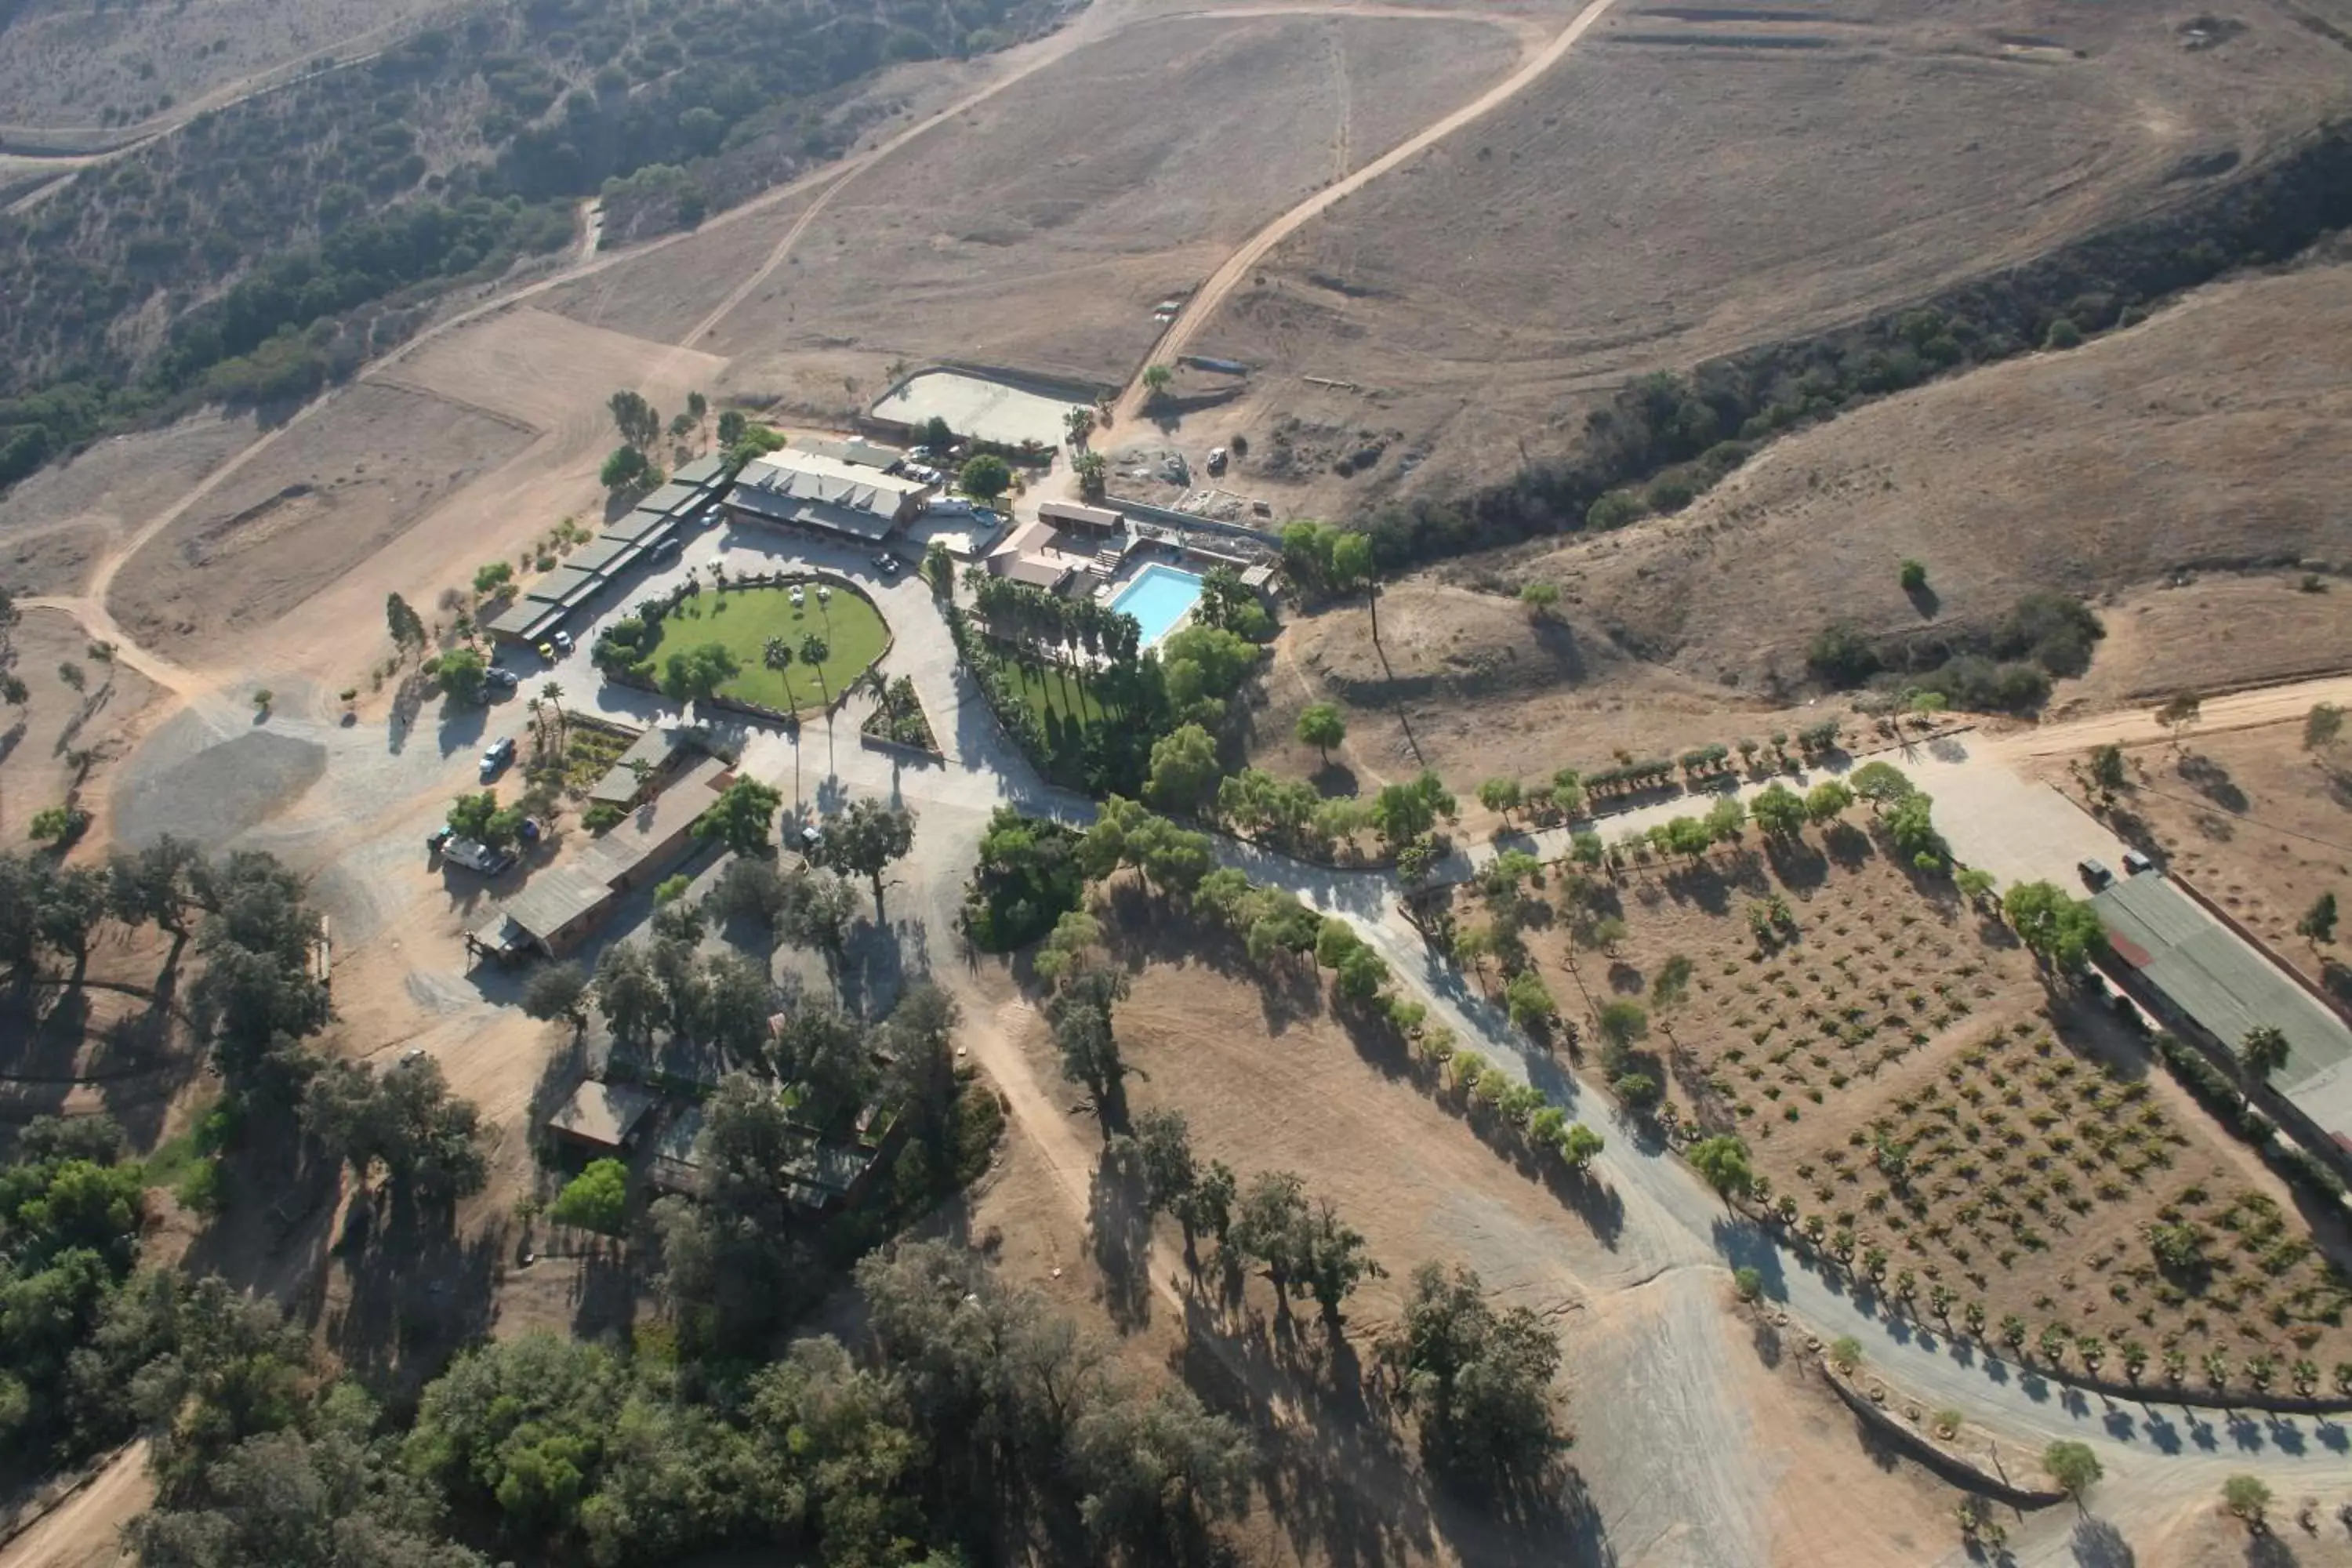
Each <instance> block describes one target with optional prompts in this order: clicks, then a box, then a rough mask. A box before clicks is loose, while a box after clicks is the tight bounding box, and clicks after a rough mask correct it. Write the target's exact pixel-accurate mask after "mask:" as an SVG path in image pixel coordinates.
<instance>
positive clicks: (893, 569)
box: [874, 554, 898, 577]
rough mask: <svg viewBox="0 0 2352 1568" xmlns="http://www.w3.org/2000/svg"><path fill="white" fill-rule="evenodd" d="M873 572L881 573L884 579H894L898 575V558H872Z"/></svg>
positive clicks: (879, 556) (883, 556)
mask: <svg viewBox="0 0 2352 1568" xmlns="http://www.w3.org/2000/svg"><path fill="white" fill-rule="evenodd" d="M874 570H876V571H877V572H879V573H881V574H882V575H884V576H885V577H896V576H897V575H898V557H897V556H895V555H887V554H885V555H877V556H876V557H875V558H874Z"/></svg>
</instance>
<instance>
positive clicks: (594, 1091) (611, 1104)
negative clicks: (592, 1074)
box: [547, 1078, 661, 1158]
mask: <svg viewBox="0 0 2352 1568" xmlns="http://www.w3.org/2000/svg"><path fill="white" fill-rule="evenodd" d="M660 1104H661V1096H659V1095H657V1094H656V1093H655V1092H654V1091H653V1090H651V1089H639V1088H638V1087H636V1086H635V1084H626V1083H601V1082H599V1081H598V1080H596V1079H593V1078H592V1079H582V1080H581V1083H580V1087H579V1088H577V1089H573V1090H572V1098H571V1099H569V1100H565V1101H564V1102H563V1104H562V1107H560V1108H559V1109H558V1110H556V1112H555V1114H554V1115H552V1116H551V1117H549V1118H548V1119H547V1131H548V1134H549V1136H551V1137H553V1138H558V1139H561V1140H562V1141H563V1142H567V1143H572V1144H575V1145H577V1146H578V1147H580V1148H583V1149H585V1150H587V1151H588V1152H591V1153H593V1154H594V1155H596V1156H598V1157H599V1158H603V1157H605V1156H609V1155H614V1154H619V1153H625V1152H627V1151H628V1150H629V1149H630V1148H631V1147H632V1146H633V1145H635V1142H636V1139H637V1134H638V1133H639V1132H641V1131H644V1130H645V1122H646V1117H648V1116H650V1115H652V1114H653V1112H654V1110H655V1109H656V1107H658V1106H659V1105H660Z"/></svg>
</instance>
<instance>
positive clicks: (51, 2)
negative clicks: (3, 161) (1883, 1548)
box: [0, 0, 434, 145]
mask: <svg viewBox="0 0 2352 1568" xmlns="http://www.w3.org/2000/svg"><path fill="white" fill-rule="evenodd" d="M433 9H434V5H433V4H432V0H390V3H389V4H384V5H360V4H357V3H355V0H290V3H289V0H208V3H207V4H205V5H179V6H136V5H129V6H126V5H100V4H95V3H93V0H32V3H30V4H28V5H23V6H21V7H19V8H17V11H16V15H15V16H14V17H13V18H11V20H10V21H9V23H8V26H7V35H6V47H5V48H0V134H5V135H6V137H7V140H8V142H9V143H10V144H11V145H18V144H21V143H23V142H27V141H30V142H35V143H39V142H42V141H43V140H44V138H43V134H42V133H43V132H58V131H60V130H62V131H65V132H73V131H77V130H95V129H98V128H100V127H101V124H102V122H104V121H105V117H106V114H107V111H108V110H114V111H116V116H117V118H118V119H121V120H127V121H147V120H149V119H151V118H161V119H166V120H176V119H179V118H181V117H182V116H184V114H185V113H187V112H190V111H192V110H194V109H196V108H197V107H199V106H200V105H201V104H204V103H206V102H215V101H218V100H221V99H223V98H226V97H228V96H230V95H233V94H235V93H236V92H238V91H240V90H243V89H244V88H245V87H246V85H247V84H256V85H257V84H258V83H259V82H260V81H264V80H269V79H275V78H274V77H273V76H272V73H275V72H279V71H282V70H283V69H285V68H288V67H289V66H290V65H292V64H294V62H297V61H301V60H305V59H308V58H314V57H318V56H321V55H333V56H337V57H339V58H345V59H349V58H354V57H355V56H356V55H358V54H360V53H362V52H364V51H365V50H367V49H369V48H372V47H375V46H376V45H377V44H378V43H380V42H381V41H382V37H383V36H384V35H388V34H390V33H392V32H394V31H397V30H404V29H405V28H407V27H409V26H418V25H422V21H423V18H424V17H425V16H427V15H428V14H429V13H430V12H431V11H432V10H433ZM67 140H68V141H70V142H73V143H74V144H76V145H79V144H80V139H79V138H73V137H71V136H70V135H68V138H67ZM106 140H108V141H111V140H113V138H112V137H108V138H106Z"/></svg>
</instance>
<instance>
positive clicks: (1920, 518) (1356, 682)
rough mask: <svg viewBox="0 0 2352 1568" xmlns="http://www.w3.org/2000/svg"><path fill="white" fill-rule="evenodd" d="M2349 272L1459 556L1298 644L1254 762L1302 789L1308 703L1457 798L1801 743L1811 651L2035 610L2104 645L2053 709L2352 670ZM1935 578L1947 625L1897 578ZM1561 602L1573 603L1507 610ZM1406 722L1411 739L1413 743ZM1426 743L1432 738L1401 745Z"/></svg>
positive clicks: (1780, 448) (1313, 619)
mask: <svg viewBox="0 0 2352 1568" xmlns="http://www.w3.org/2000/svg"><path fill="white" fill-rule="evenodd" d="M2347 309H2352V265H2347V264H2344V263H2340V262H2326V263H2322V264H2315V265H2312V266H2309V267H2305V268H2297V269H2294V270H2292V271H2288V272H2285V273H2283V274H2281V275H2278V276H2274V277H2263V278H2252V279H2242V280H2239V281H2233V282H2230V283H2225V284H2222V285H2219V286H2217V287H2214V288H2211V289H2205V290H2202V291H2200V292H2199V293H2197V294H2195V295H2193V296H2190V297H2189V298H2188V299H2186V300H2182V301H2180V302H2179V304H2178V305H2176V306H2174V307H2173V308H2171V309H2169V310H2165V311H2164V312H2162V313H2160V314H2158V316H2156V317H2155V318H2153V319H2152V320H2150V321H2147V322H2146V323H2144V324H2143V325H2141V326H2139V327H2137V328H2134V329H2131V330H2129V331H2123V332H2119V333H2116V334H2113V335H2111V336H2108V337H2106V338H2104V339H2101V340H2098V341H2095V342H2092V343H2090V344H2088V345H2086V346H2084V348H2081V349H2078V350H2075V351H2074V352H2073V353H2043V354H2037V355H2033V356H2032V357H2030V358H2027V359H2024V360H2020V361H2016V362H2012V363H2007V364H2002V365H1996V366H1993V367H1990V368H1988V369H1984V370H1979V371H1976V372H1973V373H1971V374H1968V375H1966V376H1962V377H1960V378H1958V379H1956V380H1953V381H1949V382H1945V383H1941V384H1936V385H1932V386H1928V387H1924V388H1921V389H1919V390H1918V391H1916V392H1912V393H1908V394H1905V395H1901V396H1897V397H1893V398H1889V399H1887V400H1885V401H1884V402H1882V403H1878V404H1875V405H1870V406H1867V407H1864V408H1863V409H1860V410H1858V411H1857V412H1855V413H1853V414H1851V415H1848V416H1844V417H1843V418H1840V419H1837V420H1835V421H1833V422H1832V423H1830V424H1828V425H1825V426H1820V427H1818V428H1816V429H1813V430H1810V431H1805V432H1801V433H1800V434H1797V435H1795V436H1792V437H1786V438H1784V439H1782V440H1780V441H1777V442H1775V443H1773V444H1772V445H1770V446H1769V447H1766V448H1765V449H1764V451H1763V452H1762V453H1761V454H1759V457H1758V458H1755V459H1754V460H1753V461H1752V462H1750V463H1749V465H1748V467H1747V468H1744V469H1742V470H1740V471H1739V472H1738V473H1736V474H1734V475H1733V476H1732V477H1731V478H1730V479H1727V481H1725V483H1724V484H1723V485H1722V486H1720V487H1719V488H1718V489H1716V490H1715V491H1713V492H1711V493H1710V494H1708V495H1706V496H1704V497H1702V498H1701V499H1700V500H1699V501H1698V502H1697V503H1696V505H1694V506H1693V507H1691V508H1690V510H1687V511H1685V512H1684V513H1682V514H1680V515H1679V516H1675V517H1672V518H1664V519H1651V520H1645V521H1642V522H1639V523H1636V524H1634V525H1633V526H1632V527H1630V528H1627V529H1625V530H1622V531H1618V532H1615V533H1610V534H1603V535H1599V536H1594V537H1590V538H1580V539H1577V540H1575V541H1573V542H1568V543H1565V544H1560V545H1557V546H1555V545H1551V544H1548V543H1531V544H1527V545H1522V546H1518V547H1517V548H1514V549H1511V550H1506V551H1498V552H1490V553H1487V554H1485V555H1481V556H1476V557H1471V558H1466V559H1465V560H1462V561H1458V562H1453V563H1446V564H1444V565H1442V566H1439V567H1435V568H1433V569H1431V570H1429V571H1425V572H1423V573H1420V574H1414V575H1412V576H1410V577H1407V578H1405V579H1403V580H1402V581H1400V582H1398V583H1395V584H1391V585H1390V586H1389V587H1388V588H1387V589H1385V590H1384V591H1383V594H1382V596H1381V631H1382V643H1381V646H1380V647H1375V646H1374V645H1373V643H1372V640H1371V636H1370V620H1369V618H1368V616H1366V614H1365V611H1364V609H1363V606H1362V605H1361V604H1360V602H1350V603H1346V604H1340V605H1333V606H1330V607H1328V608H1325V609H1322V610H1320V611H1318V612H1315V613H1313V614H1307V615H1302V616H1296V617H1295V618H1294V619H1293V621H1292V623H1291V625H1290V626H1288V627H1287V628H1286V630H1285V632H1284V634H1283V638H1282V641H1281V643H1280V645H1279V648H1278V652H1277V658H1276V666H1275V670H1274V673H1273V675H1272V676H1271V678H1270V679H1269V680H1268V683H1267V689H1268V693H1269V705H1268V707H1267V709H1266V710H1265V711H1264V712H1262V713H1261V714H1260V716H1259V718H1258V721H1257V729H1256V737H1255V742H1254V745H1253V752H1254V755H1255V756H1257V757H1258V758H1259V759H1260V760H1261V761H1262V762H1264V763H1265V765H1268V766H1283V767H1287V768H1289V769H1290V770H1291V771H1297V772H1305V771H1307V770H1308V768H1310V767H1311V766H1312V764H1313V760H1314V753H1313V752H1312V751H1311V750H1305V749H1300V748H1297V747H1296V746H1295V745H1294V744H1293V743H1292V742H1290V741H1289V734H1290V729H1291V726H1292V724H1293V723H1294V722H1295V721H1296V717H1297V710H1298V708H1299V707H1301V706H1303V705H1304V704H1305V703H1306V702H1307V701H1310V700H1337V701H1339V702H1340V703H1342V705H1343V706H1345V707H1346V708H1347V710H1348V714H1349V725H1350V731H1351V732H1350V735H1349V760H1350V762H1351V763H1352V764H1353V765H1354V766H1356V767H1357V768H1359V769H1360V770H1363V771H1367V772H1369V773H1374V774H1381V773H1389V772H1391V771H1396V770H1403V771H1411V768H1412V767H1414V766H1418V765H1419V761H1417V760H1416V758H1418V759H1419V760H1425V761H1426V762H1427V763H1429V765H1432V766H1434V767H1436V768H1437V769H1438V770H1439V771H1440V772H1441V773H1444V774H1446V775H1447V776H1448V777H1449V778H1451V779H1453V780H1454V782H1455V783H1456V784H1475V782H1476V780H1477V779H1479V778H1482V777H1486V776H1488V775H1491V774H1494V773H1527V774H1531V773H1537V772H1539V771H1540V772H1549V771H1550V770H1551V769H1553V768H1556V767H1559V766H1561V765H1573V766H1581V765H1585V764H1588V763H1591V762H1593V761H1595V760H1598V759H1600V758H1603V757H1605V756H1607V755H1608V753H1610V752H1612V751H1614V750H1615V749H1616V748H1618V747H1620V746H1622V747H1625V748H1627V749H1630V750H1633V751H1637V752H1654V751H1660V750H1673V749H1675V748H1678V747H1684V746H1691V745H1697V744H1701V743H1704V742H1710V741H1724V742H1728V741H1730V740H1733V739H1736V738H1737V736H1738V734H1740V733H1750V734H1753V733H1758V732H1759V731H1760V732H1769V731H1771V730H1773V729H1781V728H1786V729H1795V728H1799V727H1801V725H1802V724H1803V723H1805V722H1807V721H1810V720H1811V719H1815V718H1819V717H1822V714H1823V712H1824V710H1821V709H1807V708H1801V707H1800V708H1795V709H1791V708H1790V707H1789V706H1787V704H1788V702H1789V701H1790V700H1792V699H1791V698H1789V697H1782V698H1780V700H1775V694H1776V692H1792V691H1794V690H1796V689H1801V683H1802V681H1803V680H1804V678H1805V668H1804V665H1805V651H1806V647H1807V645H1808V644H1809V643H1810V642H1811V638H1812V637H1813V635H1814V634H1815V633H1816V632H1817V631H1818V630H1819V629H1820V628H1821V627H1822V626H1824V625H1826V624H1828V623H1829V622H1830V621H1832V620H1833V619H1838V618H1844V619H1848V620H1851V621H1853V623H1855V624H1856V625H1858V626H1861V627H1862V628H1863V629H1864V630H1865V631H1866V632H1869V633H1871V634H1873V635H1883V636H1895V635H1901V634H1911V633H1919V632H1923V631H1933V630H1937V629H1947V628H1949V629H1957V630H1959V631H1961V632H1969V631H1979V632H1980V631H1983V630H1985V629H1988V628H1989V627H1990V626H1991V625H1992V623H1993V622H1995V621H1996V620H1998V619H1999V617H2000V616H2001V615H2002V614H2003V613H2004V612H2005V611H2006V610H2007V609H2008V608H2009V607H2010V606H2011V605H2012V604H2014V603H2015V601H2016V600H2017V598H2018V597H2019V596H2020V595H2022V594H2025V593H2028V592H2031V591H2034V590H2036V589H2042V588H2052V587H2054V588H2061V589H2065V590H2068V591H2071V592H2074V593H2079V594H2083V595H2088V596H2089V597H2091V598H2092V599H2093V601H2094V603H2095V605H2096V606H2097V607H2098V611H2099V614H2100V616H2101V617H2102V620H2103V623H2104V625H2105V627H2106V631H2107V636H2106V637H2105V640H2104V641H2103V642H2101V644H2100V645H2099V647H2098V650H2097V653H2096V656H2095V658H2094V660H2093V663H2092V666H2091V668H2090V670H2089V672H2088V673H2087V674H2086V675H2084V677H2082V678H2080V679H2074V680H2066V681H2062V682H2060V683H2059V685H2058V687H2057V689H2056V691H2055V693H2054V694H2053V700H2052V702H2051V704H2050V710H2051V711H2052V712H2053V713H2054V714H2063V713H2065V712H2068V711H2073V710H2097V709H2104V708H2109V707H2116V706H2128V705H2130V704H2133V703H2138V702H2151V703H2152V702H2154V701H2156V700H2160V699H2161V696H2162V695H2163V694H2164V693H2167V692H2170V691H2174V690H2179V689H2184V688H2189V689H2205V690H2213V689H2221V688H2224V687H2229V686H2233V685H2240V684H2245V683H2249V682H2254V681H2264V680H2277V679H2285V678H2288V677H2291V676H2296V675H2303V674H2308V673H2311V672H2313V671H2315V670H2327V669H2337V668H2344V667H2345V666H2346V665H2347V664H2352V616H2347V615H2346V613H2345V609H2344V605H2343V604H2342V603H2341V601H2342V598H2343V584H2342V581H2341V578H2340V576H2337V577H2330V578H2329V579H2328V580H2329V581H2332V582H2335V583H2336V591H2333V592H2323V593H2310V592H2305V591H2303V576H2304V574H2303V573H2302V571H2301V570H2300V569H2298V568H2295V567H2292V566H2257V565H2255V564H2254V563H2263V562H2270V563H2281V562H2298V561H2313V562H2318V563H2328V564H2329V566H2330V567H2331V570H2332V571H2335V572H2338V573H2340V572H2341V571H2342V570H2344V569H2346V568H2352V521H2347V517H2346V514H2345V513H2344V512H2343V510H2342V509H2341V508H2340V507H2338V506H2337V505H2336V496H2337V495H2339V494H2340V493H2341V490H2342V489H2343V486H2344V484H2345V482H2346V480H2347V477H2352V469H2347V462H2346V459H2345V458H2344V456H2343V454H2344V452H2345V450H2346V442H2345V437H2346V431H2347V421H2352V402H2347V397H2346V394H2345V391H2344V388H2345V387H2346V386H2347V385H2352V349H2347V347H2346V346H2345V343H2344V341H2343V334H2340V333H2328V332H2324V331H2313V330H2312V328H2311V323H2313V322H2315V321H2326V320H2331V319H2333V318H2335V317H2336V316H2337V315H2340V314H2341V313H2343V312H2344V311H2345V310H2347ZM1906 557H1915V558H1916V559H1918V560H1920V561H1922V562H1923V563H1926V565H1927V569H1928V576H1929V584H1930V586H1931V587H1932V589H1933V590H1934V598H1935V603H1934V605H1933V614H1932V616H1923V614H1922V611H1921V606H1920V605H1917V604H1915V603H1914V602H1913V601H1912V600H1911V599H1910V597H1909V596H1907V595H1905V594H1904V592H1903V591H1902V589H1901V587H1900V586H1899V584H1897V582H1896V567H1897V565H1898V563H1900V562H1901V561H1902V560H1903V559H1905V558H1906ZM1535 581H1541V582H1549V583H1552V584H1557V585H1558V586H1559V588H1560V590H1561V593H1562V595H1563V598H1562V602H1561V605H1559V611H1558V613H1557V615H1556V616H1554V617H1552V618H1549V619H1548V620H1545V621H1540V622H1538V621H1535V620H1531V619H1530V618H1529V616H1528V614H1527V612H1526V611H1525V610H1524V609H1523V608H1522V607H1521V606H1520V605H1519V604H1518V602H1517V599H1516V598H1515V597H1514V596H1513V595H1516V593H1517V589H1518V588H1519V587H1520V586H1521V585H1522V584H1526V583H1528V582H1535ZM1408 731H1409V732H1410V740H1408V739H1407V734H1408ZM1416 745H1417V747H1418V750H1417V752H1416V749H1415V748H1416Z"/></svg>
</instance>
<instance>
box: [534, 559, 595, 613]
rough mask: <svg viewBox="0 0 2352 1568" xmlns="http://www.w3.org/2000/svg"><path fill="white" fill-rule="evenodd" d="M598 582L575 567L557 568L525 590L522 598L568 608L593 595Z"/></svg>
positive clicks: (592, 575) (593, 574) (591, 573)
mask: <svg viewBox="0 0 2352 1568" xmlns="http://www.w3.org/2000/svg"><path fill="white" fill-rule="evenodd" d="M598 581H599V579H598V578H597V575H596V574H595V573H593V572H588V571H583V570H582V569H581V568H580V567H577V566H558V567H557V568H556V569H555V570H554V571H552V572H550V573H548V574H545V575H544V576H542V577H541V578H540V580H539V581H538V582H536V583H533V584H531V585H530V587H529V588H527V589H525V590H524V596H525V597H526V598H531V599H536V600H538V601H540V603H541V604H546V605H566V606H569V605H576V604H578V603H579V602H580V601H581V599H583V598H584V597H585V596H586V595H589V594H591V593H593V592H594V591H595V589H596V586H597V584H598Z"/></svg>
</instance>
